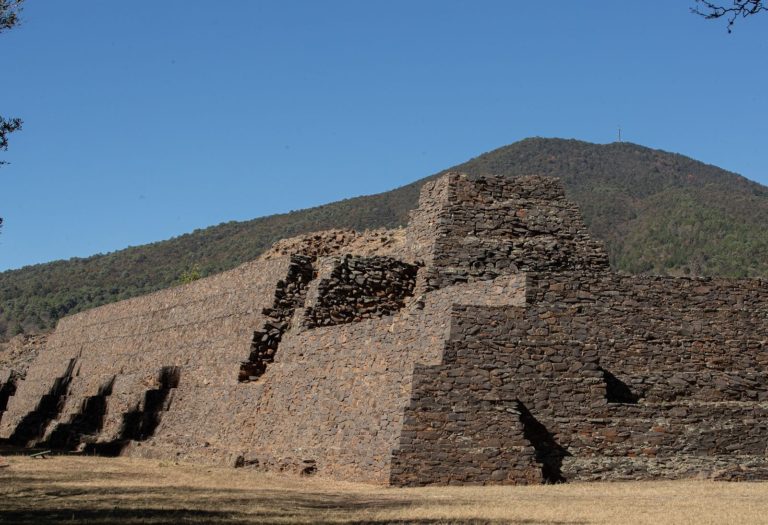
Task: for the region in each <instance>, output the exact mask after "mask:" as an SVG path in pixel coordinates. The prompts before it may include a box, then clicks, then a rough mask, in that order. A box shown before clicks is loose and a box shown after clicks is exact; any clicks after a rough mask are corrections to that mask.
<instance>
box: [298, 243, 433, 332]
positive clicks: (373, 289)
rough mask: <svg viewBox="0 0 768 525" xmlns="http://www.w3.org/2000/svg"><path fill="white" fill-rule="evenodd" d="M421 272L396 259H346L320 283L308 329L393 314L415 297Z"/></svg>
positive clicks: (358, 257) (354, 257) (308, 316)
mask: <svg viewBox="0 0 768 525" xmlns="http://www.w3.org/2000/svg"><path fill="white" fill-rule="evenodd" d="M417 270H418V267H417V266H415V265H413V264H408V263H405V262H402V261H398V260H397V259H393V258H392V257H382V256H373V257H360V256H353V255H345V256H343V257H341V258H340V259H339V260H338V261H336V263H335V264H334V267H333V270H332V271H331V273H330V275H329V276H328V277H327V278H324V279H321V280H320V281H319V282H318V285H317V291H316V300H315V301H314V302H313V305H312V306H309V307H308V308H307V309H306V312H305V316H306V319H305V325H306V326H307V327H308V328H314V327H316V326H332V325H337V324H344V323H352V322H356V321H361V320H363V319H372V318H376V317H382V316H385V315H390V314H393V313H395V312H397V311H398V310H400V309H401V308H402V307H403V306H404V305H405V301H406V299H407V298H408V297H411V296H412V295H413V289H414V286H415V285H416V272H417Z"/></svg>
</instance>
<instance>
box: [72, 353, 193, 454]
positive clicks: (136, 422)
mask: <svg viewBox="0 0 768 525" xmlns="http://www.w3.org/2000/svg"><path fill="white" fill-rule="evenodd" d="M180 380H181V370H180V369H179V367H176V366H164V367H163V368H161V369H160V374H159V376H158V379H157V381H158V383H159V387H158V388H153V389H151V390H147V391H146V392H145V393H144V400H143V402H142V403H140V404H139V405H138V406H137V407H136V408H135V409H134V410H131V411H130V412H127V413H125V414H123V423H122V425H121V427H120V433H119V436H118V438H117V439H114V440H112V441H109V442H106V443H89V444H88V445H86V446H85V448H84V450H83V452H85V453H86V454H94V455H98V456H119V455H120V454H121V453H122V452H123V450H125V447H127V446H128V444H129V443H130V442H131V441H146V440H147V439H149V438H151V437H152V436H153V435H154V434H155V430H157V427H158V425H159V424H160V420H161V419H162V414H163V412H166V411H167V410H168V409H169V408H170V402H171V397H170V396H171V391H172V390H173V389H175V388H177V387H178V386H179V381H180Z"/></svg>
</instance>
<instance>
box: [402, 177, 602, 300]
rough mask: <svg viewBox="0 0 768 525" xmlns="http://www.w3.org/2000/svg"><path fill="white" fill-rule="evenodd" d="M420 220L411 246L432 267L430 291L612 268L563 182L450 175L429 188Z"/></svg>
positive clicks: (417, 218)
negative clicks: (518, 275)
mask: <svg viewBox="0 0 768 525" xmlns="http://www.w3.org/2000/svg"><path fill="white" fill-rule="evenodd" d="M412 222H413V229H412V234H411V228H410V226H409V237H408V243H409V244H412V245H413V250H414V251H415V253H416V254H418V255H420V256H421V258H423V259H424V260H425V262H426V264H427V268H428V270H427V272H426V275H425V280H426V283H425V284H426V288H427V289H428V290H431V289H436V288H441V287H443V286H446V285H449V284H455V283H460V282H471V281H474V280H490V279H494V278H496V277H497V276H499V275H505V274H509V273H514V272H518V271H547V272H561V271H566V270H589V271H604V270H607V269H608V257H607V255H606V253H605V250H604V248H603V246H602V244H601V243H599V242H597V241H593V240H591V239H590V237H589V234H588V232H587V229H586V226H585V225H584V223H583V221H582V219H581V214H580V213H579V211H578V208H577V207H576V206H575V205H573V204H572V203H570V202H569V201H567V200H566V199H565V193H564V191H563V188H562V186H561V185H560V183H559V181H557V180H556V179H551V178H546V177H536V176H531V177H518V178H516V179H515V180H514V183H512V184H511V183H510V182H509V180H508V179H506V178H503V177H490V178H480V179H478V180H469V179H468V178H467V177H466V176H463V175H460V174H448V175H446V176H445V177H443V178H441V179H439V180H438V181H435V182H432V183H429V184H428V185H426V186H425V189H424V191H423V192H422V198H421V200H420V201H419V208H418V209H417V210H416V211H415V212H414V214H413V219H412Z"/></svg>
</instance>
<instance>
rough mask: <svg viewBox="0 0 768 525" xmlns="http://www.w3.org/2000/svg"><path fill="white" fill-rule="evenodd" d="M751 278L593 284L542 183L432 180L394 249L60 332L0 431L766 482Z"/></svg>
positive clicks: (212, 288) (249, 453)
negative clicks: (764, 480) (763, 480)
mask: <svg viewBox="0 0 768 525" xmlns="http://www.w3.org/2000/svg"><path fill="white" fill-rule="evenodd" d="M766 284H768V283H766V281H764V280H727V279H678V278H669V277H652V276H629V275H619V274H615V273H611V272H610V270H609V268H608V261H607V257H606V254H605V251H604V249H603V247H602V246H601V245H600V244H599V243H597V242H595V241H593V240H591V239H590V238H589V236H588V235H587V230H586V227H585V225H584V223H583V221H582V219H581V217H580V214H579V212H578V210H577V209H576V208H575V207H574V206H573V205H572V204H571V203H569V202H567V201H566V199H565V197H564V193H563V190H562V188H561V186H560V184H559V182H558V181H557V180H554V179H549V178H542V177H536V176H530V177H520V178H517V179H511V180H510V179H503V178H485V179H479V180H471V179H469V178H467V177H465V176H463V175H459V174H454V173H451V174H448V175H445V176H443V177H441V178H439V179H437V180H435V181H432V182H430V183H428V184H426V185H425V186H424V188H423V190H422V195H421V198H420V203H419V208H418V209H417V210H415V211H414V212H413V213H412V217H411V221H410V222H409V225H408V227H407V228H406V229H405V230H404V231H403V230H394V231H391V232H388V231H382V230H378V231H374V232H365V233H356V232H350V231H344V230H339V231H332V232H320V233H317V234H312V235H308V236H303V237H300V238H296V239H289V240H285V241H281V242H280V243H277V244H276V245H275V247H274V248H273V249H272V250H270V251H269V252H268V253H266V254H264V256H262V257H261V258H259V259H258V260H256V261H253V262H251V263H248V264H245V265H243V266H241V267H239V268H237V269H235V270H232V271H230V272H225V273H223V274H220V275H217V276H214V277H210V278H207V279H202V280H200V281H196V282H194V283H191V284H189V285H184V286H179V287H176V288H173V289H170V290H165V291H161V292H157V293H155V294H152V295H149V296H145V297H141V298H137V299H132V300H128V301H123V302H120V303H116V304H113V305H107V306H103V307H100V308H96V309H94V310H91V311H88V312H84V313H81V314H77V315H74V316H71V317H67V318H65V319H62V320H61V321H60V323H59V325H58V327H57V329H56V331H55V332H54V333H53V334H51V336H50V337H49V338H48V340H47V342H45V349H44V350H43V351H40V352H39V353H38V355H37V356H36V357H35V359H34V361H33V362H32V364H31V366H30V367H29V369H28V371H27V372H26V377H23V376H22V375H20V374H19V373H18V372H15V371H12V370H6V371H5V372H3V371H2V370H0V383H2V384H0V396H2V397H0V411H1V410H2V408H5V411H4V412H2V414H0V415H1V417H2V419H0V437H3V438H6V439H10V440H11V441H13V442H14V443H16V444H18V445H24V446H32V445H38V444H46V445H49V446H52V447H54V448H57V449H62V450H83V451H86V452H93V453H104V454H123V455H131V456H143V457H153V458H169V459H182V460H190V461H198V462H205V463H219V464H228V465H232V466H236V467H242V468H256V469H261V470H268V471H280V472H292V473H295V474H299V475H315V476H322V477H329V478H336V479H346V480H357V481H365V482H370V483H380V484H393V485H429V484H504V483H546V482H562V481H571V480H602V479H606V480H611V479H651V478H668V479H674V478H686V477H702V476H703V477H711V478H713V479H761V478H764V477H766V475H767V474H768V459H767V458H766V454H767V451H768V348H767V347H768V288H766ZM8 385H11V386H8Z"/></svg>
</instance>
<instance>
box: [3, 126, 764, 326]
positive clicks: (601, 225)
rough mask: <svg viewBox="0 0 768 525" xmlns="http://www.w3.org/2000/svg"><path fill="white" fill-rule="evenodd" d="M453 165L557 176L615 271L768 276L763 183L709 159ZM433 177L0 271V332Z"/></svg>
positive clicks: (547, 152) (529, 156) (337, 221)
mask: <svg viewBox="0 0 768 525" xmlns="http://www.w3.org/2000/svg"><path fill="white" fill-rule="evenodd" d="M449 169H450V170H458V171H464V172H466V173H469V174H470V175H473V176H477V175H491V174H498V175H504V176H509V177H514V176H518V175H532V174H539V175H553V176H557V177H560V178H561V179H562V180H563V183H564V185H565V187H566V191H567V193H568V195H569V197H570V198H571V199H572V200H573V201H575V202H576V203H578V204H579V205H580V206H581V209H582V212H583V214H584V217H585V220H586V222H587V225H588V226H589V229H590V230H591V232H592V234H593V236H594V237H596V238H598V239H601V240H603V241H604V242H605V243H606V245H607V247H608V252H609V254H610V258H611V264H612V266H613V267H614V268H615V269H617V270H621V271H627V272H632V273H658V274H671V275H689V274H690V275H721V276H731V277H748V276H768V188H767V187H765V186H762V185H760V184H757V183H755V182H751V181H749V180H747V179H745V178H744V177H741V176H739V175H736V174H734V173H731V172H728V171H725V170H722V169H720V168H717V167H715V166H710V165H707V164H703V163H701V162H698V161H695V160H693V159H690V158H687V157H684V156H682V155H677V154H673V153H667V152H664V151H660V150H653V149H649V148H645V147H642V146H638V145H635V144H630V143H613V144H606V145H598V144H590V143H586V142H581V141H576V140H561V139H539V138H534V139H526V140H523V141H520V142H516V143H514V144H511V145H509V146H505V147H503V148H499V149H497V150H494V151H491V152H488V153H485V154H483V155H481V156H479V157H477V158H474V159H471V160H469V161H468V162H466V163H464V164H461V165H459V166H455V167H453V168H449ZM446 171H447V170H446ZM437 175H439V173H438V174H435V175H433V176H432V177H434V176H437ZM429 178H431V177H428V178H426V179H422V180H420V181H417V182H414V183H412V184H409V185H407V186H403V187H401V188H397V189H395V190H392V191H389V192H386V193H381V194H378V195H371V196H365V197H357V198H353V199H345V200H342V201H339V202H335V203H331V204H327V205H324V206H319V207H316V208H311V209H307V210H300V211H295V212H291V213H286V214H280V215H272V216H269V217H263V218H259V219H254V220H251V221H246V222H229V223H225V224H220V225H218V226H212V227H210V228H206V229H203V230H196V231H194V232H192V233H189V234H186V235H182V236H180V237H175V238H173V239H170V240H167V241H162V242H157V243H153V244H147V245H144V246H138V247H133V248H128V249H125V250H121V251H118V252H113V253H110V254H106V255H95V256H93V257H88V258H75V259H70V260H68V261H56V262H52V263H46V264H39V265H35V266H28V267H25V268H22V269H19V270H12V271H7V272H3V273H0V339H2V338H7V337H9V336H11V335H15V334H16V333H19V332H20V331H25V332H37V331H41V330H45V329H48V328H50V327H51V326H53V324H55V321H56V320H57V319H58V318H59V317H61V316H63V315H66V314H68V313H74V312H78V311H81V310H84V309H87V308H91V307H94V306H97V305H100V304H105V303H109V302H112V301H117V300H120V299H126V298H128V297H134V296H136V295H141V294H145V293H147V292H151V291H154V290H159V289H161V288H165V287H168V286H172V285H174V284H176V283H178V282H179V280H180V279H181V276H182V275H183V274H184V273H185V272H189V271H190V270H191V269H193V268H197V269H199V272H200V273H201V274H202V275H209V274H212V273H216V272H220V271H222V270H226V269H229V268H232V267H234V266H237V265H238V264H240V263H242V262H245V261H248V260H250V259H253V258H255V257H256V256H258V255H259V254H260V253H261V252H262V251H264V250H265V249H266V248H267V247H269V246H270V245H271V244H272V243H273V242H275V241H276V240H278V239H281V238H284V237H290V236H293V235H297V234H300V233H305V232H310V231H314V230H322V229H328V228H355V229H365V228H376V227H395V226H399V225H404V224H405V222H406V220H407V214H408V211H409V210H410V209H412V208H413V207H415V206H416V203H417V199H418V192H419V188H420V187H421V184H423V183H424V181H426V180H428V179H429Z"/></svg>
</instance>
